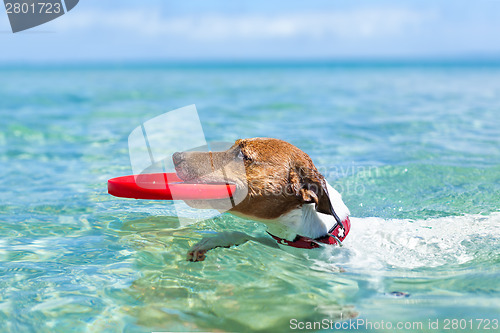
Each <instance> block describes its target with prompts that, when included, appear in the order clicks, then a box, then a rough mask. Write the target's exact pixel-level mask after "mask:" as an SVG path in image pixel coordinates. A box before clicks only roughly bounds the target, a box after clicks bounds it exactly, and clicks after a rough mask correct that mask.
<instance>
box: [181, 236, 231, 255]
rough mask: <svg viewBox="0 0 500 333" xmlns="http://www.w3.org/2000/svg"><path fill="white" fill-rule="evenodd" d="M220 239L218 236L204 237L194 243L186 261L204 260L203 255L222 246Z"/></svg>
mask: <svg viewBox="0 0 500 333" xmlns="http://www.w3.org/2000/svg"><path fill="white" fill-rule="evenodd" d="M220 243H221V242H220V237H218V236H213V237H205V238H202V240H201V241H199V242H198V243H196V244H195V245H194V246H193V247H192V248H191V249H190V250H189V251H188V253H187V260H188V261H203V260H205V258H206V256H205V253H207V251H208V250H212V249H215V248H216V247H219V246H224V244H220Z"/></svg>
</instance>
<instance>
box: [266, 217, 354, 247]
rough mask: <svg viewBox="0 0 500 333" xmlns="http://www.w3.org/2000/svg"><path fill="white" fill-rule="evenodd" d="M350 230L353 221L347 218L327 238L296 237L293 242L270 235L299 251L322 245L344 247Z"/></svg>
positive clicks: (280, 242) (337, 224) (334, 227)
mask: <svg viewBox="0 0 500 333" xmlns="http://www.w3.org/2000/svg"><path fill="white" fill-rule="evenodd" d="M339 221H340V220H339ZM350 229H351V221H350V220H349V216H347V217H346V218H345V220H344V221H342V223H341V224H340V223H336V224H335V225H334V226H333V228H332V229H330V231H328V233H327V234H326V235H325V236H321V237H318V238H316V239H312V238H309V237H305V236H301V235H297V237H295V239H294V240H293V241H289V240H286V239H284V238H281V237H278V236H274V235H273V234H271V233H269V232H268V234H269V235H271V237H273V238H274V239H275V240H276V241H277V242H278V243H279V244H282V245H288V246H292V247H296V248H299V249H315V248H318V247H320V246H321V244H327V245H342V242H343V241H344V239H345V238H346V237H347V234H349V230H350Z"/></svg>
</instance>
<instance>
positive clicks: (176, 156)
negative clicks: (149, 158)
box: [172, 152, 184, 165]
mask: <svg viewBox="0 0 500 333" xmlns="http://www.w3.org/2000/svg"><path fill="white" fill-rule="evenodd" d="M183 159H184V153H180V152H176V153H174V154H173V155H172V160H173V161H174V164H175V165H177V164H179V163H181V162H182V160H183Z"/></svg>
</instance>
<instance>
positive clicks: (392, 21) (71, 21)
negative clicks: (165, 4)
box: [54, 8, 436, 41]
mask: <svg viewBox="0 0 500 333" xmlns="http://www.w3.org/2000/svg"><path fill="white" fill-rule="evenodd" d="M435 18H436V14H435V13H434V12H429V11H416V10H410V9H404V8H364V9H354V10H344V11H331V12H306V13H301V14H299V13H283V14H279V15H256V14H246V15H236V16H234V15H228V14H205V15H198V16H183V17H164V16H161V15H160V14H159V12H154V11H151V10H149V11H142V10H134V11H132V10H121V11H120V10H119V11H110V12H104V11H97V10H92V11H88V10H87V11H84V10H80V11H74V12H71V13H69V14H68V17H66V18H61V19H59V20H56V22H54V27H55V28H56V29H57V30H58V31H61V30H62V31H68V32H70V31H71V32H75V30H91V31H94V30H97V31H100V32H101V33H106V32H108V31H109V32H113V33H115V32H116V31H120V32H122V33H127V34H131V35H139V36H143V37H145V38H157V37H169V36H171V37H176V38H180V39H189V40H195V41H230V40H239V39H250V40H260V39H290V38H295V37H306V38H315V39H321V38H325V37H338V38H371V37H384V36H393V35H400V34H403V33H405V31H407V30H408V29H413V28H416V27H417V28H418V27H419V26H421V25H422V24H424V23H425V22H427V21H429V20H432V19H435Z"/></svg>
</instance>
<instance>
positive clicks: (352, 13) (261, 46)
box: [0, 0, 500, 63]
mask: <svg viewBox="0 0 500 333" xmlns="http://www.w3.org/2000/svg"><path fill="white" fill-rule="evenodd" d="M0 40H1V45H2V46H1V48H0V62H4V63H5V62H52V61H54V62H60V61H69V62H75V61H141V60H158V61H168V60H173V61H179V60H188V61H192V60H202V61H205V60H237V61H238V60H269V59H271V60H281V59H285V60H301V59H342V60H346V59H347V60H348V59H373V58H376V59H394V58H400V59H415V58H474V57H488V58H496V57H499V59H500V0H476V1H462V0H442V1H439V0H434V1H428V0H418V1H411V0H408V1H375V0H372V1H353V0H351V1H343V0H309V1H303V0H300V1H296V0H288V1H269V0H268V1H260V0H254V1H229V0H226V1H208V0H189V1H179V0H178V1H165V0H163V1H159V0H158V1H157V0H145V1H137V0H136V1H129V0H113V1H112V0H108V1H106V0H80V3H79V4H78V5H77V6H76V7H75V8H74V9H73V10H72V11H71V12H69V13H67V14H66V15H64V16H62V17H60V18H58V19H56V20H54V21H52V22H49V23H47V24H44V25H42V26H39V27H37V28H34V29H30V30H28V31H26V32H21V33H17V34H12V33H11V32H10V26H9V22H8V18H7V14H6V13H5V11H3V10H2V11H0Z"/></svg>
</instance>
